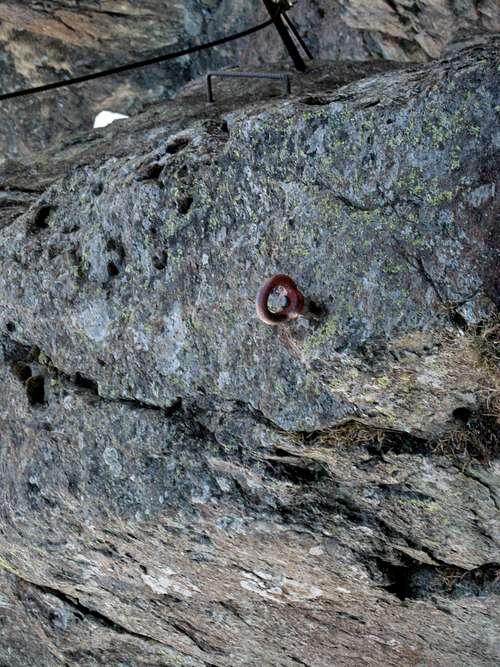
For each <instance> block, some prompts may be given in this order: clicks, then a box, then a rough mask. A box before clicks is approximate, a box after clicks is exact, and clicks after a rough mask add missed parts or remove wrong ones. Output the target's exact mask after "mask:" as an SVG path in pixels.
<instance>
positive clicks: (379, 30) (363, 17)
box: [339, 0, 500, 60]
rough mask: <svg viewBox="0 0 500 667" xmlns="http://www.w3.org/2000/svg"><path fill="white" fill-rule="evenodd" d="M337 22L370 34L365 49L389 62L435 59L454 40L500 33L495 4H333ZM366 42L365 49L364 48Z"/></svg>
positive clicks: (470, 0) (351, 0)
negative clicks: (338, 17)
mask: <svg viewBox="0 0 500 667" xmlns="http://www.w3.org/2000/svg"><path fill="white" fill-rule="evenodd" d="M339 2H340V5H341V8H342V9H341V16H342V18H343V20H344V21H345V22H346V23H347V24H348V25H349V26H351V27H353V28H359V29H361V30H370V31H371V32H370V36H369V41H368V45H369V46H371V48H372V50H374V49H375V48H376V46H375V45H377V46H378V48H379V51H380V53H381V54H382V56H383V57H384V58H389V59H390V60H407V59H408V57H409V59H416V60H423V59H428V58H437V57H439V56H440V55H441V54H442V52H443V49H445V48H446V47H447V46H448V45H449V44H450V43H453V41H454V40H455V39H457V38H459V37H462V38H464V37H465V36H466V35H467V36H468V38H469V39H473V35H474V33H478V34H480V33H481V32H484V31H489V32H498V31H500V8H499V6H498V1H497V0H416V1H414V0H370V1H369V2H367V1H366V0H339ZM370 42H371V44H370Z"/></svg>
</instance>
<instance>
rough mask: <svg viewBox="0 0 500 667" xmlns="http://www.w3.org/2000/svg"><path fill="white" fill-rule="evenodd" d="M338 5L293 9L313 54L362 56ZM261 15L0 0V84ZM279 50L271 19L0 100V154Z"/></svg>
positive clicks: (8, 86) (158, 47) (76, 71)
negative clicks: (164, 56) (166, 57)
mask: <svg viewBox="0 0 500 667" xmlns="http://www.w3.org/2000/svg"><path fill="white" fill-rule="evenodd" d="M138 4H140V7H139V6H138ZM339 11H340V9H339V7H338V5H337V3H333V5H332V6H331V7H330V6H328V7H327V8H325V10H323V9H321V8H320V7H316V6H315V5H314V4H313V5H312V6H311V5H310V3H301V6H300V7H297V8H296V9H295V10H294V12H293V15H294V17H295V18H296V20H297V21H298V22H299V25H300V29H301V30H302V31H303V33H304V35H305V37H306V38H307V39H308V41H309V42H310V44H311V47H312V48H313V49H314V51H315V52H316V54H317V56H318V57H327V58H335V57H341V58H343V59H349V58H354V59H356V60H360V59H364V58H366V57H367V56H368V55H369V51H368V50H367V49H365V47H364V45H363V39H362V35H361V34H360V33H359V31H357V30H355V29H352V28H349V27H348V26H347V25H345V24H344V23H343V22H342V21H341V20H340V19H339ZM268 18H269V16H268V14H267V13H266V11H265V9H264V6H263V3H262V2H261V0H245V1H243V0H236V1H235V0H189V2H182V3H179V2H172V1H171V0H161V1H160V0H146V1H143V2H140V3H137V2H133V1H131V0H127V1H122V2H120V3H118V4H117V3H116V2H109V0H91V1H90V2H85V3H84V4H83V5H82V3H75V2H74V0H53V1H51V2H21V3H20V2H15V3H14V2H2V1H0V64H1V68H0V90H1V91H2V92H7V91H10V90H15V89H19V88H29V87H31V86H37V85H41V84H43V83H49V82H52V81H59V80H60V79H63V78H70V77H72V76H78V75H82V74H87V73H89V72H93V71H97V70H102V69H107V68H110V67H114V66H117V65H121V64H123V63H125V62H132V61H135V60H142V59H144V58H147V57H150V56H153V55H158V54H160V53H166V52H168V51H174V50H177V49H180V48H183V47H184V46H186V45H190V44H197V43H202V42H206V41H209V40H211V39H217V38H219V37H221V36H224V35H229V34H232V33H235V32H238V31H240V30H245V29H246V28H249V27H251V26H253V25H255V24H257V23H260V22H263V21H265V20H266V19H268ZM333 24H334V25H335V32H334V33H332V30H331V27H332V25H333ZM320 43H321V45H322V46H321V48H320V47H319V44H320ZM124 45H125V48H124ZM285 55H286V54H285V53H284V50H283V47H282V44H281V42H280V40H279V39H276V33H275V30H274V28H268V29H267V30H266V31H265V32H262V33H259V34H257V35H254V36H252V37H248V38H244V39H243V40H240V41H237V42H231V43H228V44H226V45H224V46H221V47H218V48H216V49H211V50H209V51H203V52H200V53H197V54H193V55H191V56H184V57H183V58H180V59H176V60H173V61H169V62H167V63H164V64H161V65H157V66H154V67H147V68H144V69H139V70H134V71H131V72H125V73H122V74H120V75H115V76H112V77H108V78H103V79H99V80H97V81H93V82H88V83H85V84H81V85H78V86H73V87H71V88H63V89H60V90H57V91H52V92H50V93H46V94H41V95H37V96H36V97H26V98H19V99H15V100H9V101H5V102H2V103H0V154H1V155H10V156H14V155H28V154H29V153H31V152H32V151H36V150H39V149H40V148H43V147H45V146H47V145H48V143H50V142H51V141H52V140H53V139H54V137H57V136H72V135H73V134H74V133H75V132H77V131H79V130H88V129H90V128H91V127H92V124H93V120H94V117H95V116H96V114H97V113H98V112H99V111H101V110H103V109H110V110H111V111H115V112H119V113H124V114H126V115H131V114H136V113H138V112H139V111H141V110H142V109H144V108H145V107H147V106H148V105H149V104H151V103H152V102H157V101H159V100H165V99H168V98H169V97H171V96H172V94H173V93H174V92H175V91H177V90H178V89H179V88H180V87H181V86H183V85H184V84H185V83H186V82H188V81H191V80H192V79H194V78H196V77H198V76H199V75H200V74H201V73H202V72H206V71H207V70H209V69H214V68H219V67H221V66H224V65H233V64H236V63H238V62H243V63H248V62H251V63H256V64H259V63H261V64H262V63H265V62H274V61H276V60H277V59H280V58H283V57H284V56H285Z"/></svg>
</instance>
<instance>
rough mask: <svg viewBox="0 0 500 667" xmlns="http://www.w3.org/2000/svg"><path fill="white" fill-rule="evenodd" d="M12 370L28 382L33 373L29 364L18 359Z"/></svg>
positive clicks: (19, 378)
mask: <svg viewBox="0 0 500 667" xmlns="http://www.w3.org/2000/svg"><path fill="white" fill-rule="evenodd" d="M12 372H13V373H14V375H15V376H16V378H17V379H18V380H20V381H21V382H27V380H29V379H30V377H31V375H32V373H31V368H30V367H29V366H28V364H23V362H22V361H16V362H14V363H13V364H12Z"/></svg>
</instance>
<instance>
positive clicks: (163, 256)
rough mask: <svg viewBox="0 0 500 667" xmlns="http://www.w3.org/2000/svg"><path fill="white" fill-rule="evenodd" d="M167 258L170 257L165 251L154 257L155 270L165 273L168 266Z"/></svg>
mask: <svg viewBox="0 0 500 667" xmlns="http://www.w3.org/2000/svg"><path fill="white" fill-rule="evenodd" d="M167 258H168V255H167V253H166V252H165V251H163V252H161V253H159V254H158V255H155V256H154V257H153V266H154V267H155V269H157V270H158V271H163V269H164V268H165V267H166V266H167Z"/></svg>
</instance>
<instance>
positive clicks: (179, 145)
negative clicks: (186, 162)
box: [166, 137, 189, 155]
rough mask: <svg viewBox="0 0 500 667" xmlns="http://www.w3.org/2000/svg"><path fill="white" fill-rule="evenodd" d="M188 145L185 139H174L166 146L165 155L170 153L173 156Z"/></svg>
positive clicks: (187, 140)
mask: <svg viewBox="0 0 500 667" xmlns="http://www.w3.org/2000/svg"><path fill="white" fill-rule="evenodd" d="M188 144H189V139H185V138H183V137H179V138H178V139H174V140H173V141H171V142H170V143H169V144H167V148H166V150H167V153H170V155H174V154H175V153H179V151H181V150H182V149H183V148H186V146H187V145H188Z"/></svg>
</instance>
